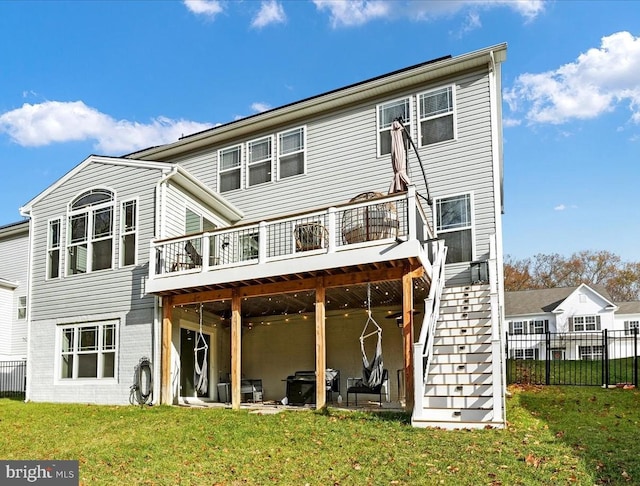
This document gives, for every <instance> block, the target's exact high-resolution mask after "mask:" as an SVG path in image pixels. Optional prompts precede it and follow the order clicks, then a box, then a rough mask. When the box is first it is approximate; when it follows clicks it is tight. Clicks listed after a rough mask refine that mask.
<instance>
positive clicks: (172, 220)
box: [163, 182, 228, 238]
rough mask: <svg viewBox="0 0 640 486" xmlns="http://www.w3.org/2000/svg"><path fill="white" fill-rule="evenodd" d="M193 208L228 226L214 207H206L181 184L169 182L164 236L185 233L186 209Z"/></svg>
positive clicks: (220, 224) (217, 223) (168, 236)
mask: <svg viewBox="0 0 640 486" xmlns="http://www.w3.org/2000/svg"><path fill="white" fill-rule="evenodd" d="M187 208H189V209H191V210H192V211H194V212H195V213H197V214H198V215H200V216H205V217H206V218H207V219H208V220H209V221H211V222H212V223H214V224H215V225H216V226H218V227H222V226H228V225H227V223H226V222H225V221H224V219H223V218H220V217H219V216H217V215H216V214H215V212H212V211H214V208H209V207H206V206H205V205H204V204H203V203H202V202H201V201H199V200H198V199H196V198H194V197H191V196H190V195H189V194H187V193H185V192H184V190H182V189H181V188H180V187H179V186H177V185H175V184H172V183H171V182H170V183H169V184H167V188H166V203H165V206H164V221H165V228H164V235H163V236H164V237H165V238H171V237H173V236H181V235H184V234H185V233H186V232H187V230H186V210H187Z"/></svg>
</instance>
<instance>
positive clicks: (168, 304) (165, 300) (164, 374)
mask: <svg viewBox="0 0 640 486" xmlns="http://www.w3.org/2000/svg"><path fill="white" fill-rule="evenodd" d="M172 314H173V302H172V300H171V297H170V296H169V297H162V349H161V354H160V356H161V358H160V359H161V365H160V403H161V404H163V405H170V404H171V403H172V397H171V348H172V345H171V334H172V328H173V324H172V322H171V318H172Z"/></svg>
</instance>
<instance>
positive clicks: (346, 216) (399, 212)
mask: <svg viewBox="0 0 640 486" xmlns="http://www.w3.org/2000/svg"><path fill="white" fill-rule="evenodd" d="M355 199H356V198H354V200H353V202H350V203H348V204H343V205H339V206H332V207H327V208H323V209H319V210H316V211H310V212H305V213H297V214H293V215H290V216H285V217H282V218H276V219H271V220H265V221H261V222H259V223H254V224H241V225H236V226H233V227H229V228H220V229H216V230H214V231H209V232H204V233H198V234H191V235H186V236H180V237H176V238H170V239H164V240H159V241H152V242H151V254H150V261H151V262H154V264H153V265H150V272H149V278H151V279H153V278H156V277H162V276H169V275H173V274H182V273H190V272H203V271H215V270H216V269H219V268H228V267H233V266H238V265H252V264H261V263H266V262H269V261H276V260H282V259H289V258H295V257H300V256H309V255H314V254H322V253H334V252H338V251H342V250H345V249H348V248H356V247H358V246H371V245H376V244H380V243H384V242H385V241H388V240H395V239H402V240H407V239H418V240H420V241H425V240H427V239H429V238H431V237H432V235H433V232H432V230H431V227H430V225H429V221H428V218H427V215H426V213H425V211H424V209H423V208H422V206H421V204H420V201H419V199H418V198H417V197H416V192H415V189H414V188H409V190H408V191H407V192H403V193H398V194H394V195H391V196H377V195H376V196H375V197H368V198H363V199H362V200H355Z"/></svg>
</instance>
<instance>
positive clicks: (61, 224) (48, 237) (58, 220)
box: [44, 216, 65, 281]
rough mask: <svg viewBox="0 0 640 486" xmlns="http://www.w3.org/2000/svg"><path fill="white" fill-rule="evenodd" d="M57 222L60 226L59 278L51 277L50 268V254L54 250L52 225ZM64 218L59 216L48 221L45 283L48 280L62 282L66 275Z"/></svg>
mask: <svg viewBox="0 0 640 486" xmlns="http://www.w3.org/2000/svg"><path fill="white" fill-rule="evenodd" d="M54 221H57V222H58V224H59V227H58V276H57V277H50V276H49V275H50V273H51V272H50V270H51V268H50V266H49V252H50V251H51V250H52V248H51V223H53V222H54ZM63 221H64V218H63V217H61V216H58V217H56V218H49V219H48V220H47V248H46V250H45V275H44V279H45V281H48V280H60V279H61V278H62V276H63V275H64V272H63V267H62V264H63V262H64V261H65V260H64V258H63V256H64V254H65V245H64V244H63V241H64V240H63V235H64V227H65V226H64V222H63Z"/></svg>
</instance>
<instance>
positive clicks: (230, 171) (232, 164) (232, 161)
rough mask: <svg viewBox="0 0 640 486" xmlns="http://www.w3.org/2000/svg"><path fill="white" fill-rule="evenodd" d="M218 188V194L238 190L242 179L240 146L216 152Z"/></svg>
mask: <svg viewBox="0 0 640 486" xmlns="http://www.w3.org/2000/svg"><path fill="white" fill-rule="evenodd" d="M218 178H219V182H218V187H219V188H220V192H227V191H233V190H234V189H240V181H241V179H242V146H241V145H236V146H234V147H228V148H225V149H222V150H218Z"/></svg>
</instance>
